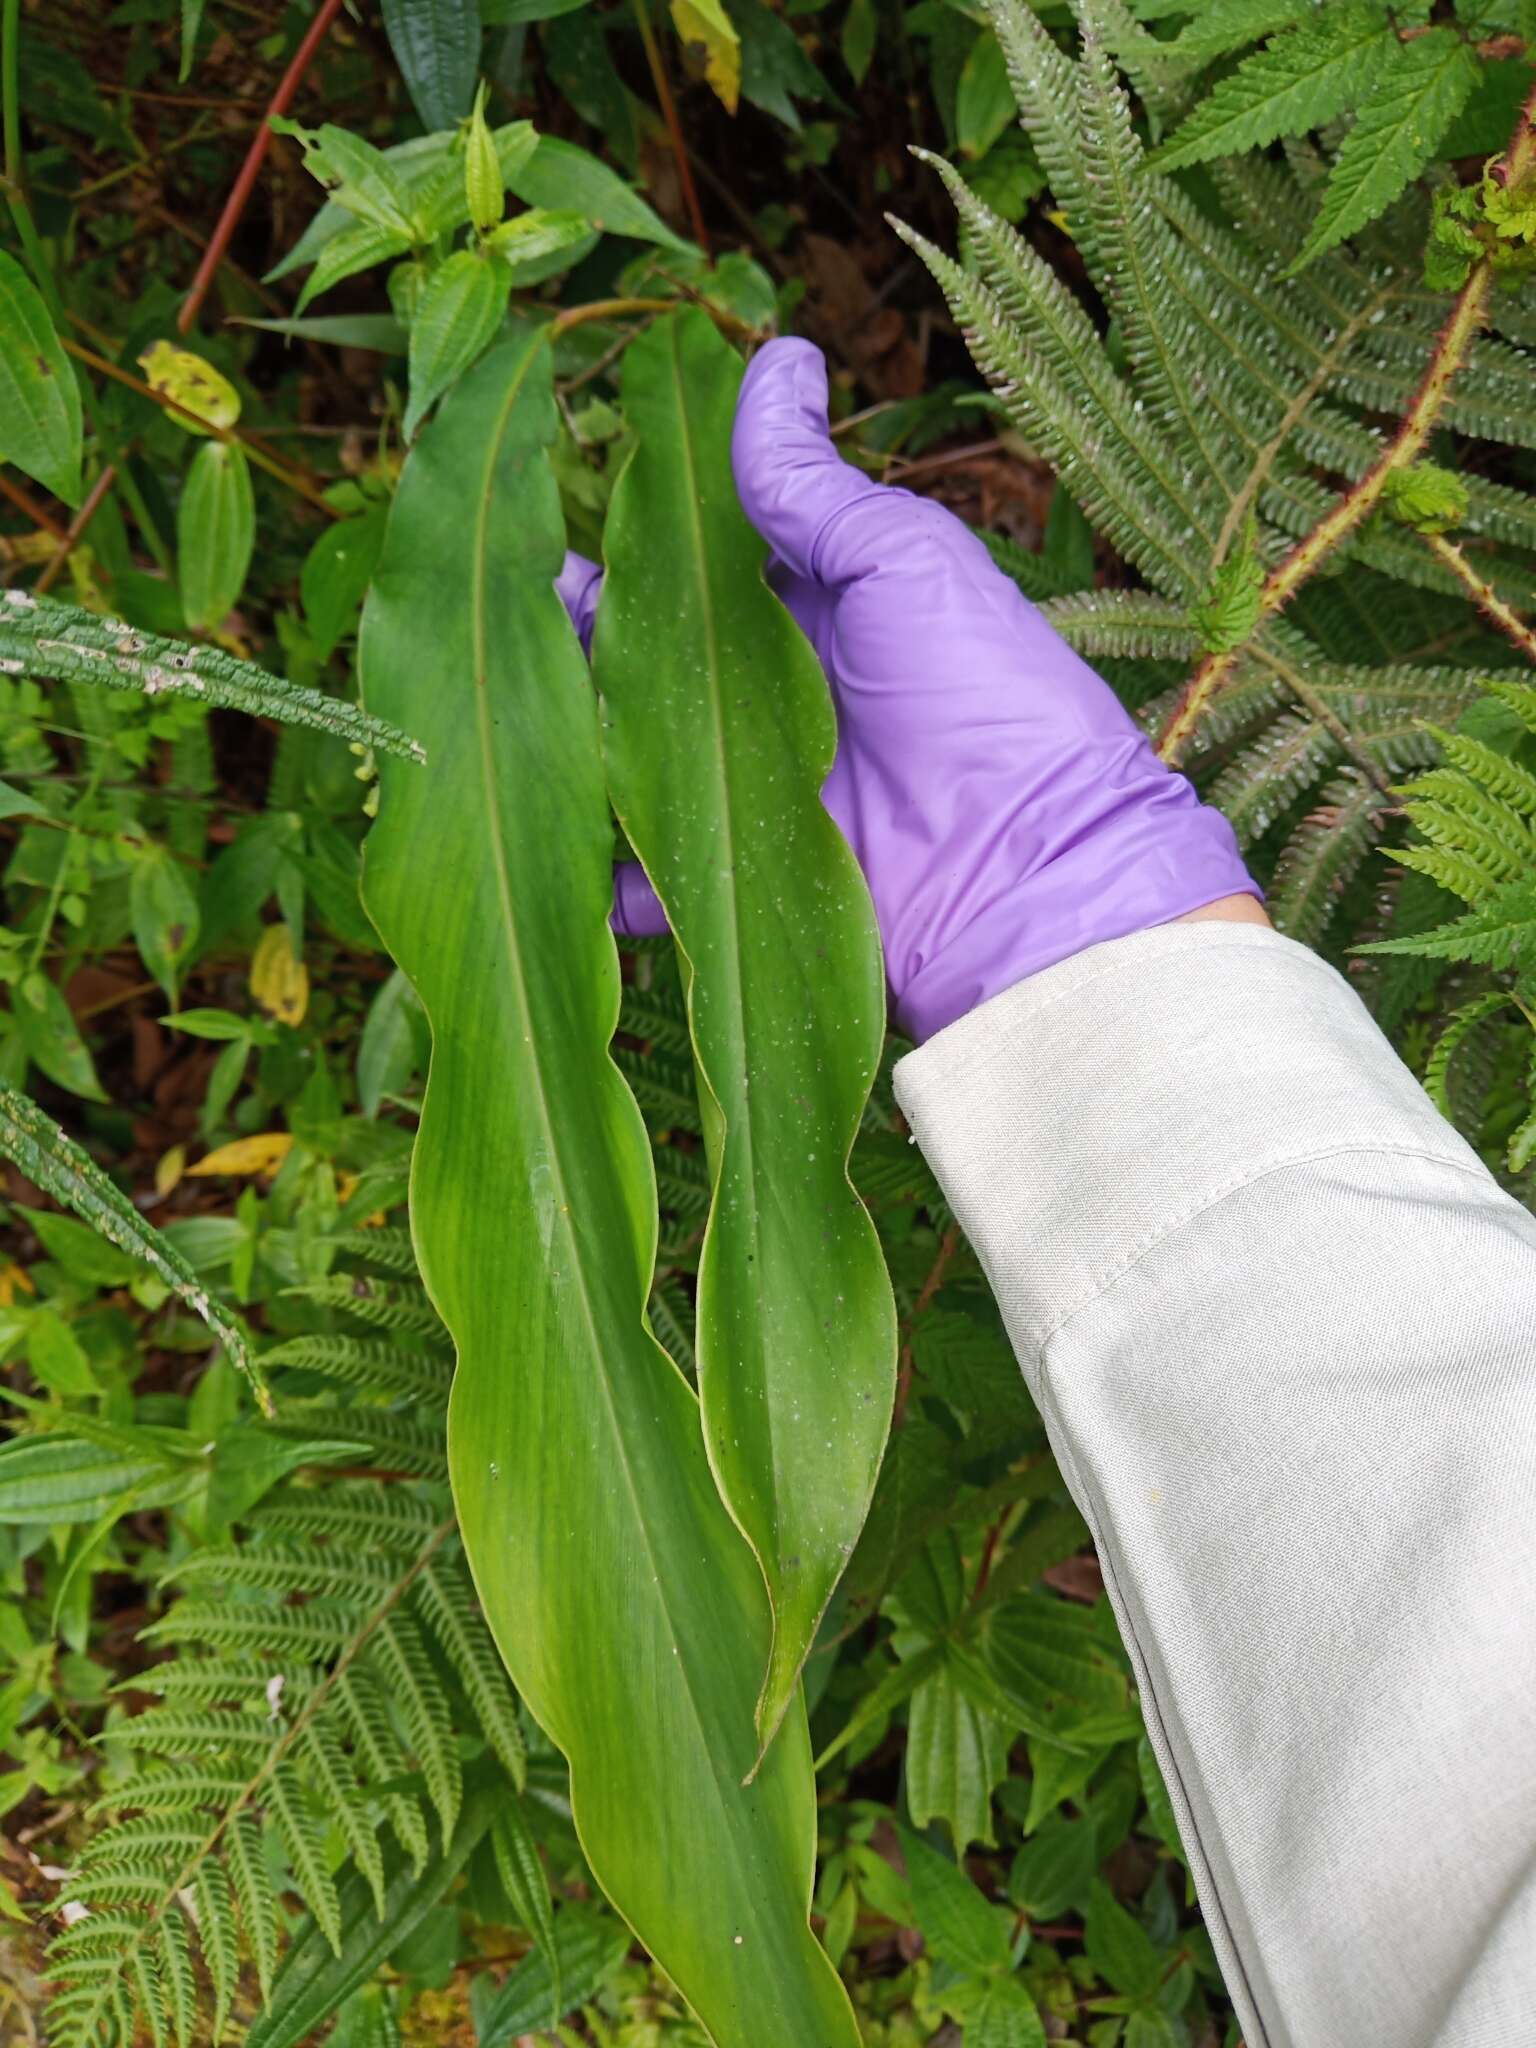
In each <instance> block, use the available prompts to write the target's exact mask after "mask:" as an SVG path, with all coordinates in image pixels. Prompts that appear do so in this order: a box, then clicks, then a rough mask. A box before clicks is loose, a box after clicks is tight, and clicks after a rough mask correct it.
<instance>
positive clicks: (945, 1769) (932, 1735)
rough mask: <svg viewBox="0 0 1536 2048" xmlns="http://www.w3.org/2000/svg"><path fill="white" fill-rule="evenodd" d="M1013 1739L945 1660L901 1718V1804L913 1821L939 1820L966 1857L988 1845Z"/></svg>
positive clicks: (1013, 1730) (1014, 1726)
mask: <svg viewBox="0 0 1536 2048" xmlns="http://www.w3.org/2000/svg"><path fill="white" fill-rule="evenodd" d="M1017 1733H1018V1723H1017V1720H1016V1718H1008V1719H1005V1718H1003V1717H1001V1716H1000V1715H998V1714H996V1713H994V1712H993V1711H992V1710H991V1708H990V1707H988V1706H985V1705H979V1704H978V1703H977V1702H976V1701H975V1700H974V1699H973V1698H971V1697H970V1695H969V1694H968V1693H967V1691H966V1689H965V1687H964V1686H963V1685H962V1684H961V1682H960V1679H959V1676H958V1673H957V1671H956V1668H955V1663H954V1659H953V1657H946V1658H945V1659H944V1660H943V1662H941V1663H940V1665H939V1667H938V1669H937V1670H936V1671H935V1672H934V1673H933V1674H932V1676H931V1677H929V1678H926V1679H924V1681H923V1683H922V1684H921V1685H920V1686H918V1687H917V1689H916V1691H915V1692H914V1693H913V1695H912V1704H911V1706H910V1708H909V1709H908V1712H907V1752H906V1789H907V1806H908V1809H909V1810H910V1812H911V1815H912V1818H913V1820H914V1822H915V1823H916V1824H917V1826H919V1827H927V1825H928V1823H929V1822H930V1821H934V1820H942V1821H943V1822H944V1823H945V1824H946V1826H947V1827H948V1829H949V1831H950V1834H951V1835H952V1836H953V1838H954V1843H955V1847H956V1849H957V1851H958V1852H959V1853H960V1854H962V1855H963V1854H964V1853H965V1851H966V1850H967V1849H968V1848H969V1847H970V1845H971V1843H972V1842H994V1841H996V1839H997V1836H996V1833H995V1830H994V1828H993V1824H992V1793H993V1791H994V1789H995V1788H996V1787H997V1786H998V1785H1000V1784H1001V1783H1002V1781H1003V1779H1004V1778H1005V1777H1006V1776H1007V1775H1008V1751H1009V1748H1010V1746H1011V1744H1012V1741H1013V1738H1014V1736H1015V1735H1016V1734H1017Z"/></svg>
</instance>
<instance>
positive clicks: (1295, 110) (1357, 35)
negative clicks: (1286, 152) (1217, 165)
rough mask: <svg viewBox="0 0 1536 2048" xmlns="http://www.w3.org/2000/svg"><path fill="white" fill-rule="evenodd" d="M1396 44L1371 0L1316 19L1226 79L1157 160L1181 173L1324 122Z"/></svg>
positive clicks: (1352, 95) (1347, 103)
mask: <svg viewBox="0 0 1536 2048" xmlns="http://www.w3.org/2000/svg"><path fill="white" fill-rule="evenodd" d="M1395 42H1396V38H1395V37H1394V36H1393V33H1392V29H1391V26H1390V24H1389V23H1388V22H1387V21H1386V20H1385V19H1384V17H1383V15H1382V11H1381V9H1380V8H1379V7H1377V6H1375V5H1372V4H1370V0H1367V4H1366V5H1364V6H1360V5H1358V4H1357V5H1353V6H1344V7H1340V8H1338V9H1337V10H1336V11H1335V10H1330V12H1329V14H1328V15H1327V16H1326V17H1324V16H1317V17H1314V19H1313V20H1311V21H1309V22H1305V23H1304V24H1303V25H1302V26H1300V27H1298V28H1295V29H1293V30H1291V32H1290V33H1289V34H1287V35H1283V36H1279V37H1277V38H1276V39H1275V40H1274V41H1273V42H1271V43H1267V44H1266V45H1265V46H1264V48H1263V49H1261V50H1258V51H1256V52H1255V53H1254V54H1253V55H1252V56H1251V57H1247V58H1245V59H1244V60H1243V62H1242V63H1241V64H1240V65H1239V66H1238V67H1237V69H1236V70H1235V71H1233V72H1230V73H1229V74H1228V75H1227V76H1226V77H1225V78H1223V79H1221V80H1220V81H1219V83H1218V84H1217V85H1216V86H1215V88H1214V89H1213V90H1212V91H1211V92H1209V93H1208V94H1207V95H1206V96H1205V98H1204V99H1202V100H1201V102H1200V104H1199V106H1198V107H1196V109H1195V111H1194V112H1193V113H1192V114H1191V115H1190V117H1189V119H1188V120H1187V121H1186V122H1185V123H1184V125H1183V127H1182V128H1180V129H1179V131H1178V133H1177V134H1176V135H1174V136H1173V137H1172V139H1171V140H1170V141H1169V142H1167V143H1166V144H1165V145H1164V146H1163V148H1162V149H1161V150H1160V151H1159V152H1158V154H1157V156H1156V158H1155V159H1154V161H1155V163H1156V164H1157V166H1158V167H1159V169H1163V170H1177V169H1181V168H1183V167H1184V166H1185V165H1188V164H1198V163H1206V162H1208V161H1209V159H1210V158H1211V157H1213V156H1230V155H1234V154H1235V153H1236V152H1237V151H1239V150H1246V149H1259V148H1262V147H1263V146H1264V145H1265V144H1266V143H1269V142H1273V141H1275V139H1276V138H1277V137H1278V136H1281V135H1294V134H1298V133H1300V132H1301V131H1303V130H1305V129H1308V128H1317V127H1320V126H1322V124H1323V123H1324V122H1326V121H1331V120H1332V119H1333V117H1334V115H1335V114H1338V113H1341V112H1343V110H1344V109H1345V108H1346V107H1348V106H1350V105H1351V104H1352V103H1353V101H1354V99H1355V98H1356V96H1357V95H1358V94H1359V92H1360V91H1361V90H1362V89H1363V88H1364V87H1365V86H1366V85H1368V83H1369V82H1370V80H1371V78H1372V77H1373V76H1374V74H1375V72H1376V71H1377V70H1378V69H1379V68H1380V63H1381V59H1382V57H1383V56H1384V55H1385V54H1386V52H1387V49H1388V47H1389V46H1395Z"/></svg>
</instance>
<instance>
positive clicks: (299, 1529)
mask: <svg viewBox="0 0 1536 2048" xmlns="http://www.w3.org/2000/svg"><path fill="white" fill-rule="evenodd" d="M348 1412H350V1411H348ZM442 1519H443V1514H442V1508H441V1506H440V1505H438V1504H435V1503H434V1502H432V1501H431V1500H429V1499H427V1498H426V1496H425V1495H424V1494H422V1493H421V1492H420V1491H418V1490H417V1489H416V1488H414V1487H409V1486H373V1485H361V1486H341V1485H337V1484H335V1483H334V1482H333V1483H331V1484H329V1485H326V1486H324V1487H318V1486H287V1487H284V1488H281V1489H280V1490H279V1491H277V1492H275V1493H271V1494H269V1495H268V1496H267V1498H266V1499H265V1500H264V1501H263V1502H262V1504H261V1517H260V1527H261V1530H262V1532H263V1534H266V1535H278V1536H308V1537H311V1538H313V1539H314V1540H315V1541H316V1542H317V1543H321V1544H327V1543H332V1542H334V1543H338V1544H341V1545H344V1546H353V1547H356V1548H358V1549H362V1548H365V1547H367V1546H370V1545H378V1546H379V1547H380V1548H381V1549H384V1550H387V1551H390V1552H393V1553H395V1554H397V1555H399V1554H406V1555H409V1556H414V1555H415V1554H416V1553H417V1551H419V1550H420V1549H421V1548H422V1546H423V1544H424V1543H425V1542H426V1541H427V1539H428V1537H429V1536H430V1535H431V1534H432V1532H433V1530H434V1529H436V1528H437V1527H438V1525H439V1524H440V1523H441V1521H442ZM158 1675H159V1674H158V1673H157V1676H158Z"/></svg>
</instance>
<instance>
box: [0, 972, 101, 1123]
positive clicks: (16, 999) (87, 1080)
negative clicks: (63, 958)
mask: <svg viewBox="0 0 1536 2048" xmlns="http://www.w3.org/2000/svg"><path fill="white" fill-rule="evenodd" d="M11 1014H12V1016H13V1017H14V1018H15V1019H16V1031H17V1035H18V1037H19V1038H20V1039H21V1042H22V1044H23V1045H24V1046H25V1047H26V1050H27V1058H28V1059H29V1060H30V1061H31V1062H32V1064H33V1066H35V1067H37V1068H39V1069H40V1070H41V1071H42V1072H43V1073H45V1074H46V1075H47V1076H48V1078H49V1080H50V1081H57V1082H58V1084H59V1086H60V1087H61V1088H67V1089H68V1090H69V1092H70V1094H71V1095H81V1096H84V1098H85V1099H86V1101H87V1102H105V1101H106V1099H107V1097H106V1091H105V1090H104V1089H103V1087H102V1085H101V1083H100V1081H99V1080H98V1079H97V1078H96V1063H95V1061H94V1060H93V1059H92V1058H91V1053H90V1048H89V1046H87V1044H86V1042H85V1040H84V1039H83V1038H82V1037H81V1036H80V1029H79V1026H78V1025H77V1024H76V1023H75V1020H74V1017H73V1016H72V1015H71V1014H70V1008H69V1005H68V1003H67V1002H65V1000H64V995H63V992H62V990H61V989H60V988H59V986H58V983H57V982H53V981H50V980H49V979H48V977H47V975H46V974H42V973H40V972H39V973H33V974H29V975H27V976H26V978H25V979H24V980H23V981H21V982H20V983H19V984H18V985H17V987H16V989H15V990H14V992H13V993H12V996H11Z"/></svg>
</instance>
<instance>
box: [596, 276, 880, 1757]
mask: <svg viewBox="0 0 1536 2048" xmlns="http://www.w3.org/2000/svg"><path fill="white" fill-rule="evenodd" d="M740 381H741V363H740V359H739V358H738V357H737V356H736V354H735V353H734V352H733V351H732V350H731V349H730V348H729V347H728V346H727V344H726V343H725V342H724V341H723V340H722V339H721V338H720V335H719V333H718V330H717V329H716V328H715V326H714V324H713V322H712V321H711V320H710V319H709V317H708V316H707V315H706V314H705V313H703V312H702V311H701V310H699V309H697V308H690V309H688V310H687V311H685V312H682V313H680V314H677V315H675V316H673V317H671V318H669V319H667V320H665V321H661V322H658V323H657V325H656V326H655V327H653V328H652V329H651V330H650V332H649V333H647V334H646V335H645V336H644V337H643V338H642V339H641V340H640V341H639V342H637V343H635V344H634V346H633V347H632V348H631V349H630V351H629V353H628V356H627V357H626V359H625V369H624V403H625V414H626V417H627V419H628V421H629V423H630V425H631V427H632V428H633V429H634V431H635V433H636V435H637V446H636V452H635V455H634V458H633V459H632V461H631V462H630V464H629V466H628V467H627V469H626V470H625V472H624V475H623V477H622V479H621V481H620V483H619V485H618V487H617V489H616V491H615V494H614V502H613V506H612V509H611V510H610V513H609V517H608V525H607V529H606V533H605V537H604V548H605V553H606V555H607V562H608V576H607V582H606V584H605V586H604V591H603V600H602V605H601V608H600V611H599V614H598V621H597V629H596V633H595V635H594V643H593V644H594V654H593V673H594V678H595V680H596V682H597V686H598V690H599V694H600V695H601V697H602V700H603V704H604V708H605V714H606V716H605V723H604V740H603V745H604V753H605V757H606V760H607V767H608V781H609V790H610V794H611V795H612V798H613V803H614V808H615V810H616V811H617V812H618V815H619V818H620V820H621V822H622V823H623V825H624V828H625V830H626V832H627V833H628V834H629V838H630V843H631V845H632V846H633V847H634V849H635V851H636V852H637V853H638V854H639V856H640V858H641V860H642V861H643V862H644V863H645V866H646V869H647V871H648V873H649V875H650V878H651V880H652V882H653V883H654V884H655V887H656V890H657V893H658V894H659V895H660V897H661V900H662V902H663V903H664V904H665V906H666V908H667V914H668V917H669V919H670V921H671V925H672V930H673V932H674V934H675V935H676V938H677V943H678V946H679V949H680V951H681V953H682V955H683V960H684V965H685V974H686V976H687V978H688V981H689V985H690V1000H689V1011H690V1020H691V1024H692V1030H693V1037H694V1048H695V1053H696V1057H697V1061H698V1066H699V1072H700V1078H701V1095H702V1097H703V1099H704V1100H705V1103H706V1118H705V1122H706V1132H707V1135H708V1137H709V1139H710V1151H711V1155H712V1165H713V1168H714V1178H715V1191H714V1203H713V1207H712V1210H711V1214H710V1223H709V1228H708V1231H707V1234H706V1236H705V1240H704V1249H703V1252H702V1255H701V1257H700V1263H699V1316H698V1358H699V1385H700V1391H701V1395H702V1401H703V1412H704V1433H705V1439H706V1441H707V1443H708V1446H709V1456H710V1463H711V1465H712V1466H713V1467H714V1471H715V1476H716V1479H717V1480H718V1482H719V1485H720V1490H721V1493H722V1494H723V1496H724V1498H725V1500H726V1503H727V1505H728V1506H729V1508H730V1510H731V1513H732V1514H733V1515H734V1516H735V1518H736V1521H737V1522H738V1524H739V1525H740V1527H741V1529H742V1532H743V1533H744V1534H745V1536H746V1537H747V1540H748V1541H749V1542H750V1543H751V1545H752V1548H753V1550H754V1551H755V1552H756V1554H757V1557H758V1559H759V1562H760V1563H761V1565H762V1567H763V1573H764V1576H765V1577H766V1579H767V1581H768V1589H769V1592H770V1594H771V1595H772V1599H773V1607H774V1616H775V1629H774V1642H773V1656H772V1660H771V1663H770V1665H769V1669H768V1674H767V1679H766V1682H765V1684H764V1688H763V1696H762V1701H761V1705H760V1707H759V1714H758V1731H759V1734H760V1736H761V1738H762V1740H763V1742H764V1743H765V1744H766V1743H767V1742H768V1741H770V1740H771V1739H772V1736H773V1731H774V1729H775V1728H776V1727H777V1726H778V1723H779V1721H780V1719H781V1718H782V1716H783V1714H784V1712H785V1709H786V1708H787V1706H788V1704H789V1701H790V1699H791V1698H792V1696H793V1693H794V1689H795V1685H796V1683H797V1681H798V1679H799V1675H800V1667H801V1665H802V1664H803V1663H804V1661H805V1659H806V1657H807V1655H808V1654H809V1652H810V1647H811V1643H812V1640H813V1639H814V1637H815V1634H816V1628H817V1624H818V1623H819V1621H820V1619H821V1616H822V1614H823V1612H824V1611H825V1608H826V1604H827V1601H828V1600H829V1599H830V1598H831V1594H832V1588H833V1586H834V1585H835V1584H836V1583H837V1579H838V1576H839V1574H840V1573H841V1571H842V1569H843V1566H844V1564H845V1563H846V1562H847V1559H848V1557H849V1554H850V1553H851V1551H852V1549H853V1545H854V1542H855V1541H856V1539H857V1537H858V1533H859V1530H860V1528H861V1527H862V1526H863V1522H864V1516H865V1512H866V1510H867V1508H868V1505H869V1499H870V1495H871V1493H872V1492H873V1490H874V1483H875V1475H876V1473H877V1471H878V1469H879V1465H880V1453H881V1450H882V1449H883V1447H884V1444H885V1437H886V1431H887V1428H888V1425H889V1420H890V1409H891V1398H892V1394H893V1392H894V1388H895V1372H896V1311H895V1305H894V1303H893V1301H892V1299H891V1290H890V1284H889V1282H888V1281H887V1279H886V1276H885V1268H884V1264H883V1261H882V1259H881V1255H880V1246H879V1240H878V1238H877V1237H876V1234H875V1229H874V1225H873V1223H872V1222H871V1221H870V1218H869V1215H868V1212H867V1211H866V1210H865V1208H864V1206H863V1204H862V1203H861V1202H860V1201H859V1199H858V1197H857V1195H856V1194H855V1193H854V1191H853V1187H852V1184H851V1183H850V1181H849V1178H848V1154H849V1150H850V1148H851V1146H852V1144H853V1139H854V1135H855V1133H856V1132H857V1130H858V1127H859V1114H860V1111H861V1110H862V1108H863V1105H864V1101H865V1098H866V1097H867V1095H868V1093H869V1087H870V1083H871V1081H872V1080H873V1078H874V1072H875V1068H876V1065H877V1063H878V1061H879V1058H880V1045H881V1040H882V1037H883V1033H884V1021H885V1002H884V992H883V991H884V981H883V976H882V972H881V965H880V947H879V939H878V935H877V932H876V927H875V918H874V910H873V907H872V905H871V903H870V900H869V895H868V892H867V890H866V889H865V886H864V882H863V878H862V876H861V875H860V873H859V870H858V867H857V864H856V863H855V861H854V857H853V855H852V853H851V852H850V851H849V849H848V846H847V844H846V843H845V842H844V840H843V839H842V837H841V835H840V834H839V833H838V831H837V829H836V827H835V826H834V825H833V824H832V822H831V820H830V819H829V818H828V816H827V814H826V812H825V811H824V810H823V809H822V806H821V802H820V799H819V796H818V792H819V790H820V788H821V784H822V783H823V781H824V780H825V779H826V774H827V770H828V769H829V768H830V767H831V765H832V754H833V749H834V747H835V745H836V725H835V721H834V719H833V714H832V706H831V702H830V700H829V698H828V695H827V689H826V683H825V681H824V679H823V677H822V674H821V670H820V666H819V664H818V663H817V660H816V657H815V655H814V654H813V652H812V651H811V648H810V646H809V644H808V642H807V641H806V640H805V639H804V638H803V636H802V635H801V633H800V632H799V630H798V628H797V627H796V626H795V625H794V624H793V622H792V621H791V619H790V617H789V615H788V613H787V612H786V611H785V610H784V609H783V607H782V606H781V605H780V604H779V602H778V600H777V599H776V598H775V597H774V596H773V594H772V593H771V592H770V591H769V589H768V588H767V586H766V584H765V583H764V582H763V580H762V574H761V569H762V562H763V556H764V549H763V545H762V542H761V541H760V540H759V539H758V538H757V535H756V534H755V533H754V532H753V530H752V528H751V526H750V525H749V524H748V522H747V519H746V515H745V514H744V513H743V512H742V510H741V507H740V505H739V504H738V503H737V499H736V488H735V485H734V483H733V482H732V480H731V469H730V443H731V420H732V416H733V414H734V412H735V405H736V391H737V387H738V385H739V384H740ZM658 563H663V564H665V572H664V573H658Z"/></svg>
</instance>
